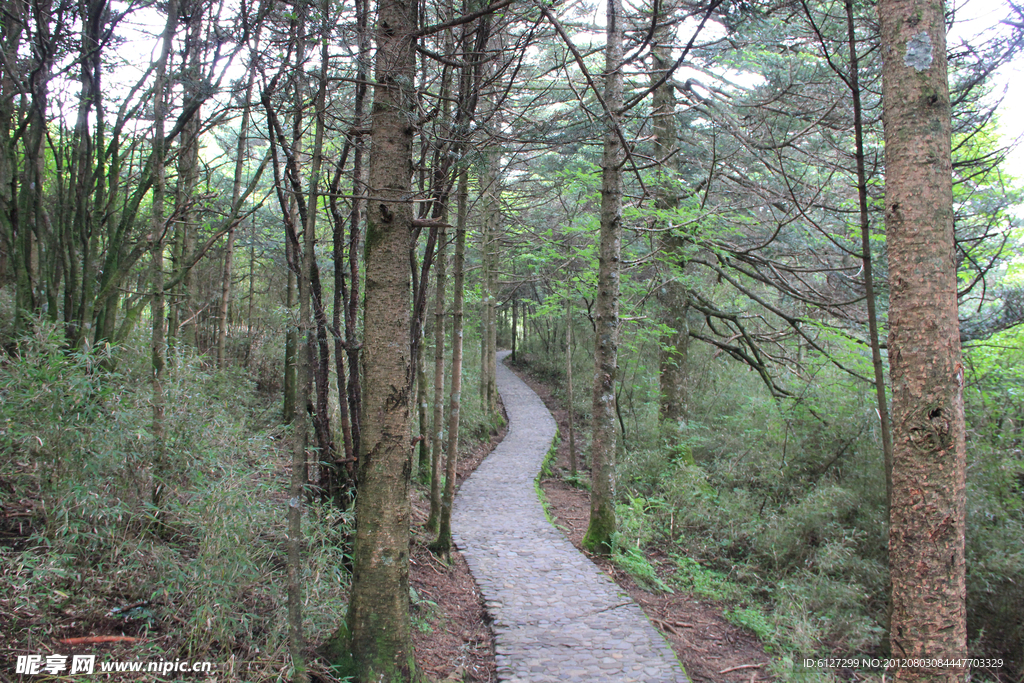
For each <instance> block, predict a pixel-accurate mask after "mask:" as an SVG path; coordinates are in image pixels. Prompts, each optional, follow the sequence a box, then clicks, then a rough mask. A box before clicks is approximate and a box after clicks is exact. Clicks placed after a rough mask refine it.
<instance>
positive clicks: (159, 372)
mask: <svg viewBox="0 0 1024 683" xmlns="http://www.w3.org/2000/svg"><path fill="white" fill-rule="evenodd" d="M177 25H178V2H177V0H170V2H169V3H168V5H167V23H166V24H165V26H164V33H163V39H162V40H163V45H162V47H161V52H160V59H159V61H158V63H157V67H156V79H155V82H154V84H153V162H152V163H153V205H152V211H151V214H150V223H149V230H150V237H149V239H150V244H151V245H152V247H151V251H152V284H151V286H152V288H153V300H152V302H151V307H152V316H153V333H152V337H151V340H150V351H151V357H152V364H153V377H152V389H153V398H152V404H153V426H152V433H153V443H154V453H153V493H152V502H153V507H154V508H155V509H156V510H157V511H159V510H160V504H161V500H162V494H163V485H164V478H165V470H166V467H167V463H166V462H165V455H166V454H165V444H164V413H165V405H166V397H165V396H164V386H163V383H164V370H165V368H166V366H167V339H166V337H165V335H164V322H165V321H164V318H165V317H166V308H165V305H164V233H165V232H166V226H165V224H164V196H165V192H166V183H165V175H164V173H165V168H164V162H165V157H166V153H167V150H166V149H165V148H164V119H165V117H166V106H167V105H166V98H167V94H166V92H165V90H166V84H165V80H166V76H167V60H168V57H169V55H170V53H171V42H172V41H173V39H174V31H175V28H176V27H177Z"/></svg>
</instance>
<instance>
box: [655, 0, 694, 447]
mask: <svg viewBox="0 0 1024 683" xmlns="http://www.w3.org/2000/svg"><path fill="white" fill-rule="evenodd" d="M674 9H675V8H674V4H673V3H671V2H666V3H663V5H662V11H661V13H660V15H659V16H658V17H657V19H656V21H657V28H656V29H655V33H654V41H653V44H652V46H651V60H652V62H653V67H654V68H653V71H652V73H651V79H652V81H653V82H654V83H657V82H658V81H660V80H661V78H662V77H663V76H664V74H665V73H666V72H668V71H669V70H671V69H672V68H673V67H674V66H675V59H674V58H673V57H672V48H671V46H672V44H673V43H674V42H675V35H674V32H673V24H672V23H671V20H672V13H673V12H674ZM651 107H652V109H653V111H652V112H651V120H652V127H653V129H654V158H655V159H656V160H657V162H658V164H659V166H658V177H657V183H656V185H655V193H656V194H655V201H654V206H655V209H657V210H658V211H659V212H663V213H671V212H672V211H674V210H675V209H676V207H677V206H678V204H679V201H678V195H677V192H676V189H675V188H676V171H677V169H678V165H679V160H678V142H677V137H676V120H675V116H676V94H675V86H674V85H672V83H671V81H670V80H666V81H665V82H664V83H662V84H661V85H659V86H658V87H657V88H655V89H654V93H653V101H652V103H651ZM659 227H661V228H666V227H668V226H666V225H664V224H662V225H660V226H659ZM660 242H661V244H660V246H661V249H662V252H663V260H664V264H663V267H664V270H665V275H664V279H663V281H662V284H661V287H659V289H658V302H659V303H660V304H661V309H660V310H661V323H662V325H663V326H664V327H665V328H666V329H667V330H668V332H666V333H665V335H664V336H663V337H662V339H661V352H660V358H659V373H660V374H659V389H660V402H659V418H660V423H661V438H662V440H663V441H664V442H665V443H666V444H667V445H668V447H669V448H670V449H671V450H675V449H676V448H678V444H679V441H680V439H681V437H682V433H681V430H682V428H683V427H684V426H685V421H686V418H687V414H686V371H687V367H686V361H687V351H688V348H689V342H690V331H689V328H688V325H687V321H686V312H687V308H688V300H687V296H686V287H685V285H684V283H683V282H682V281H681V277H682V274H683V273H682V269H683V263H682V260H683V254H682V249H683V241H682V239H680V237H679V236H678V235H676V234H674V233H673V232H672V231H671V230H667V231H666V232H664V233H662V237H661V239H660Z"/></svg>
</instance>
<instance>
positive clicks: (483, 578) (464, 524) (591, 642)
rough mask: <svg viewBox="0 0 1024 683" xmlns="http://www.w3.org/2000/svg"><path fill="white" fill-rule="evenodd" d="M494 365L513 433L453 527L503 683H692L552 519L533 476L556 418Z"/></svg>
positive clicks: (469, 485) (464, 496)
mask: <svg viewBox="0 0 1024 683" xmlns="http://www.w3.org/2000/svg"><path fill="white" fill-rule="evenodd" d="M507 354H508V352H502V353H500V354H499V355H498V359H499V361H500V360H502V359H503V358H504V357H505V355H507ZM497 366H498V390H499V391H500V392H501V398H502V401H503V402H504V404H505V410H506V411H507V413H508V418H509V429H508V434H507V435H506V436H505V439H504V440H503V441H502V442H501V443H500V444H498V447H497V448H495V449H494V451H493V452H492V453H491V454H490V455H489V456H487V458H486V459H485V460H484V461H483V462H482V463H481V464H480V466H479V467H477V469H476V471H475V472H474V473H473V475H472V476H471V477H470V478H469V479H468V480H467V481H466V482H464V483H463V484H462V487H461V488H460V490H459V495H458V497H457V498H456V500H455V509H454V510H453V514H452V528H453V538H454V540H455V543H456V545H457V546H458V548H459V550H460V551H461V552H462V555H463V557H465V558H466V561H467V562H468V563H469V568H470V571H471V572H472V573H473V576H474V578H475V579H476V581H477V583H478V584H479V585H480V590H481V592H482V593H483V596H484V603H485V606H486V608H487V611H488V613H489V614H490V615H491V617H492V618H493V619H494V635H495V648H496V651H497V665H498V680H499V681H508V682H509V683H527V682H529V683H547V682H549V681H552V682H553V681H570V682H571V681H580V682H587V683H601V682H607V683H629V682H631V681H636V682H640V681H643V682H644V683H685V682H686V681H687V679H686V676H685V675H684V674H683V671H682V668H681V667H680V666H679V663H678V662H677V660H676V658H675V655H674V653H673V652H672V650H671V648H670V647H669V646H668V644H667V643H666V642H665V639H664V637H663V636H662V635H661V633H659V632H658V631H657V630H655V628H654V627H653V626H651V624H650V622H648V621H647V617H646V616H644V613H643V611H642V610H641V609H640V607H639V606H638V605H637V604H636V603H635V602H633V600H632V599H630V597H629V596H628V595H626V593H624V592H623V591H622V590H621V589H620V588H619V587H618V586H617V585H616V584H615V583H614V582H612V580H611V579H610V578H608V576H607V575H606V574H605V573H604V572H603V571H601V569H599V568H598V567H597V565H595V564H594V563H593V562H591V561H590V560H589V559H587V558H586V557H585V556H584V555H583V554H582V553H580V552H579V551H578V550H576V548H575V547H573V545H572V544H571V543H569V541H568V540H567V539H566V538H565V536H563V535H562V533H561V532H560V531H558V530H557V529H555V528H554V527H552V526H551V524H550V522H548V520H547V518H546V517H545V515H544V509H543V508H542V507H541V504H540V501H539V500H538V499H537V493H536V490H535V489H534V479H535V477H536V476H537V472H538V471H539V470H540V467H541V463H542V461H543V460H544V456H545V455H546V454H547V452H548V449H549V448H550V447H551V442H552V439H553V438H554V436H555V421H554V419H553V418H552V417H551V414H550V413H549V412H548V410H547V408H545V407H544V403H543V402H542V401H541V400H540V397H538V396H537V394H535V393H534V392H533V390H531V389H530V388H529V387H528V386H527V385H526V383H524V382H523V381H522V380H521V379H519V378H518V377H516V376H515V375H514V374H513V373H512V371H511V370H509V369H508V368H506V367H505V366H504V365H503V364H502V363H500V362H499V363H498V364H497Z"/></svg>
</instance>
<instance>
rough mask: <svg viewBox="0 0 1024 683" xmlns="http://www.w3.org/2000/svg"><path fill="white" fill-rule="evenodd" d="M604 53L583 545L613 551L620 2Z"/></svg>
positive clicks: (611, 5) (612, 12) (612, 6)
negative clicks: (587, 516)
mask: <svg viewBox="0 0 1024 683" xmlns="http://www.w3.org/2000/svg"><path fill="white" fill-rule="evenodd" d="M607 33H608V45H607V47H606V51H605V86H604V100H605V103H606V104H607V106H608V109H609V112H608V113H606V115H605V124H606V126H607V130H606V132H605V136H604V155H603V158H602V160H601V172H602V173H601V178H602V180H601V242H600V246H599V256H598V264H599V265H598V275H597V277H598V280H597V283H598V284H597V320H596V321H595V330H596V339H595V340H594V392H593V401H592V404H591V410H592V412H593V416H592V417H593V436H592V439H591V445H590V467H591V474H590V479H591V483H592V486H593V488H592V491H591V494H590V524H589V526H588V527H587V533H586V535H585V536H584V537H583V546H584V547H585V548H587V549H588V550H590V551H592V552H601V553H607V552H609V551H610V550H611V542H612V534H613V533H614V532H615V447H616V432H615V377H616V365H617V360H618V343H619V267H620V255H621V251H622V178H621V170H620V169H621V166H622V157H623V153H624V150H623V148H622V143H621V141H620V140H619V135H618V132H617V130H616V127H617V126H618V122H617V120H616V113H615V112H617V111H618V109H619V108H620V107H621V106H622V72H621V65H622V33H623V27H622V3H621V0H609V1H608V23H607Z"/></svg>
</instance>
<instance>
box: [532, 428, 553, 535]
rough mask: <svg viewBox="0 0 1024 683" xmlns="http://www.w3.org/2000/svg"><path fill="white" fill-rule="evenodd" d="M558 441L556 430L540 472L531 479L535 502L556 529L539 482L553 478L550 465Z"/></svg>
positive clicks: (549, 506)
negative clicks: (537, 502) (537, 501)
mask: <svg viewBox="0 0 1024 683" xmlns="http://www.w3.org/2000/svg"><path fill="white" fill-rule="evenodd" d="M559 440H560V436H559V433H558V430H557V429H555V437H554V438H553V439H551V447H550V448H548V452H547V454H546V455H545V456H544V460H542V461H541V464H540V471H539V472H537V476H536V477H534V479H533V490H534V491H536V492H537V500H539V501H540V506H541V508H542V509H543V510H544V516H545V517H546V518H547V520H548V522H550V523H551V526H553V527H557V526H558V523H557V522H556V521H555V518H554V517H552V516H551V505H550V504H549V503H548V497H547V495H545V494H544V489H542V488H541V487H540V480H541V479H545V478H548V477H551V476H553V473H552V465H553V464H554V462H555V456H557V455H558V442H559Z"/></svg>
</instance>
